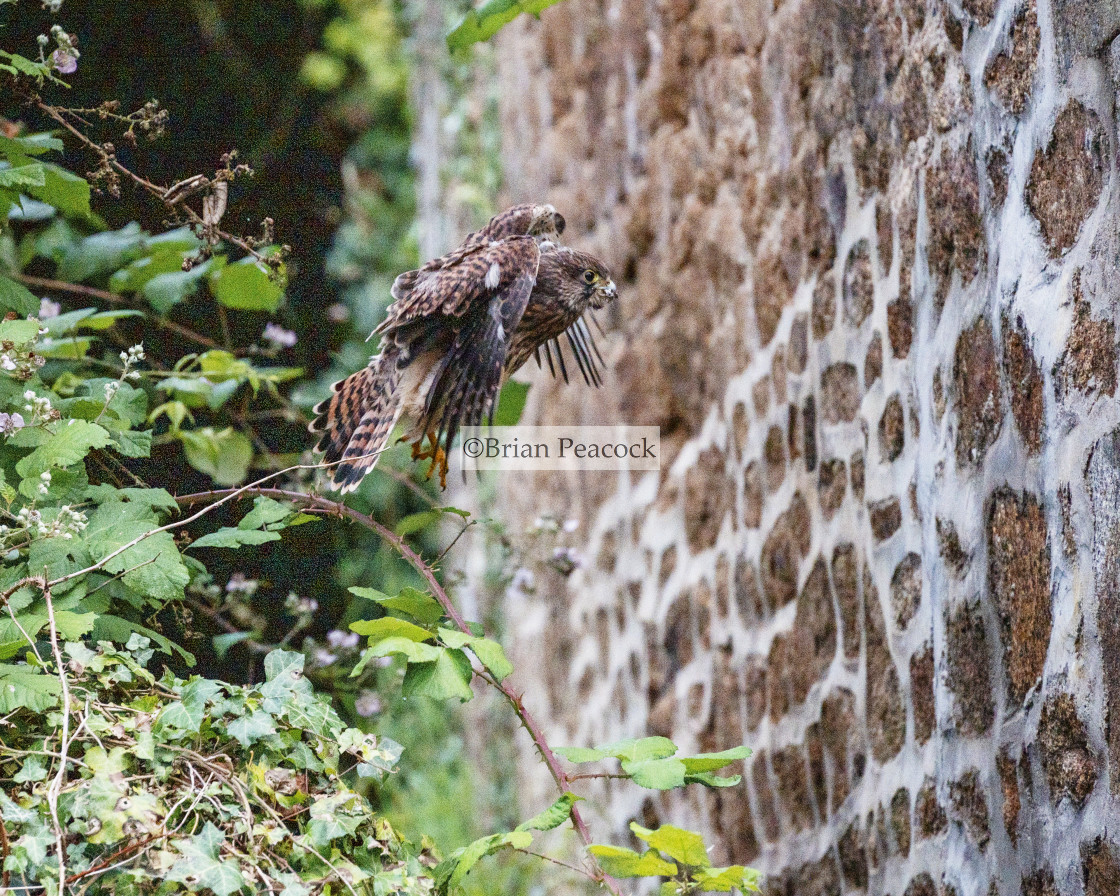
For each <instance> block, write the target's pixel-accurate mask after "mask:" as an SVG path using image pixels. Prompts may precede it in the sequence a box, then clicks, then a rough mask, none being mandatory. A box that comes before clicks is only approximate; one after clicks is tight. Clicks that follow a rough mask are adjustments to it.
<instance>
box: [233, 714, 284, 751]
mask: <svg viewBox="0 0 1120 896" xmlns="http://www.w3.org/2000/svg"><path fill="white" fill-rule="evenodd" d="M226 731H227V732H229V736H230V737H232V738H234V739H236V740H237V742H238V743H239V744H241V746H243V747H246V748H248V747H249V746H250V745H251V744H252V743H253V742H255V741H258V740H261V739H262V738H265V737H270V736H271V735H273V734H275V733H276V725H275V723H274V722H273V720H272V716H270V715H269V714H268V713H267V712H262V711H261V710H259V709H254V710H253V711H252V712H251V713H250V714H249V715H247V716H241V717H240V718H237V719H234V720H233V721H232V722H230V723H229V724H228V725H226Z"/></svg>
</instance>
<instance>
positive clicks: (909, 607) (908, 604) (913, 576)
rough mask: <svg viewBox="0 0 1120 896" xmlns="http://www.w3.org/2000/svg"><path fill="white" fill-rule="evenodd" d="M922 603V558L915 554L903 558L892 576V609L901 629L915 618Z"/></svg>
mask: <svg viewBox="0 0 1120 896" xmlns="http://www.w3.org/2000/svg"><path fill="white" fill-rule="evenodd" d="M921 601H922V558H921V556H920V555H918V554H915V553H913V552H911V553H909V554H907V555H906V556H905V557H903V558H902V561H901V562H900V563H899V564H898V566H896V567H895V568H894V574H893V575H892V576H891V607H892V608H893V609H894V621H895V624H896V625H897V626H898V627H899V628H906V625H907V624H908V623H909V622H910V620H911V619H913V618H914V613H916V612H917V610H918V606H919V604H920V603H921Z"/></svg>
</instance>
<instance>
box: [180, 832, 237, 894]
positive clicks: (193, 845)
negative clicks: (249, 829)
mask: <svg viewBox="0 0 1120 896" xmlns="http://www.w3.org/2000/svg"><path fill="white" fill-rule="evenodd" d="M225 839H226V838H225V834H223V833H222V832H221V830H220V829H219V828H217V827H216V826H215V825H214V823H213V822H210V821H208V822H206V825H205V827H203V829H202V831H201V832H200V833H199V834H197V835H196V836H194V837H189V838H187V839H184V840H172V841H171V845H172V846H173V847H174V848H175V849H176V850H177V851H178V852H179V855H180V856H181V858H180V859H179V861H177V862H176V863H175V864H174V865H172V866H171V868H170V869H169V870H168V872H167V879H168V880H173V881H177V882H179V883H186V884H188V886H190V888H191V889H192V890H196V889H203V888H205V889H209V890H212V891H213V892H214V893H215V896H230V894H231V893H236V892H237V891H238V890H240V889H241V888H242V887H244V886H245V884H246V880H245V878H244V876H243V875H242V874H241V869H240V867H239V866H238V864H237V862H236V861H234V860H232V859H230V860H224V859H221V858H219V856H220V854H221V853H220V850H221V846H222V844H223V843H224V842H225Z"/></svg>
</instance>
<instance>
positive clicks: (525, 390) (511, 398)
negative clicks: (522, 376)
mask: <svg viewBox="0 0 1120 896" xmlns="http://www.w3.org/2000/svg"><path fill="white" fill-rule="evenodd" d="M528 397H529V384H528V383H519V382H517V380H509V381H508V382H507V383H506V384H505V385H504V386H502V391H501V392H500V393H499V394H498V409H497V410H496V411H494V425H495V426H516V425H517V424H518V422H519V421H520V420H521V412H522V411H524V410H525V400H526V399H527V398H528Z"/></svg>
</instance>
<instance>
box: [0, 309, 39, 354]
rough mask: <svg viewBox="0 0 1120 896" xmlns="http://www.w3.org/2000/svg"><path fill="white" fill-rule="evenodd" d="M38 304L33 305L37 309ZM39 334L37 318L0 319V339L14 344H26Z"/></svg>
mask: <svg viewBox="0 0 1120 896" xmlns="http://www.w3.org/2000/svg"><path fill="white" fill-rule="evenodd" d="M38 307H39V306H38V305H36V306H35V308H36V310H38ZM38 336H39V322H38V321H37V320H5V321H0V340H3V341H4V342H14V343H15V344H16V345H26V344H27V343H29V342H34V341H35V340H36V339H37V338H38Z"/></svg>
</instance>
